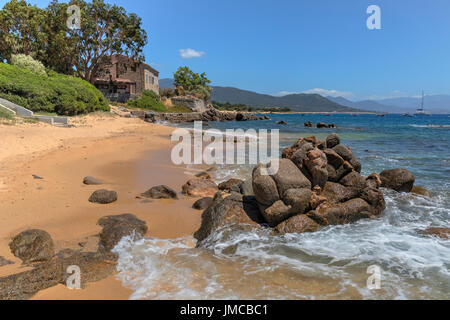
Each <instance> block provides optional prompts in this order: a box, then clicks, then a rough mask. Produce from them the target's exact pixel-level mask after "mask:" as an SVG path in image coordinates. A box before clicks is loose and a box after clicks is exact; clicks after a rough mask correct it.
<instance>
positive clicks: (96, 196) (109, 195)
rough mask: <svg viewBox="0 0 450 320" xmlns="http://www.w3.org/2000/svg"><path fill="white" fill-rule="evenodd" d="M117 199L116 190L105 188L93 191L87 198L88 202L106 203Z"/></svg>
mask: <svg viewBox="0 0 450 320" xmlns="http://www.w3.org/2000/svg"><path fill="white" fill-rule="evenodd" d="M114 201H117V192H116V191H109V190H105V189H101V190H97V191H95V192H94V193H93V194H92V195H91V197H90V198H89V202H93V203H100V204H108V203H112V202H114Z"/></svg>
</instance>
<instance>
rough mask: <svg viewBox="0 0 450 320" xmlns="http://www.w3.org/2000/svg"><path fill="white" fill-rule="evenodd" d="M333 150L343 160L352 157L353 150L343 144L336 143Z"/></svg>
mask: <svg viewBox="0 0 450 320" xmlns="http://www.w3.org/2000/svg"><path fill="white" fill-rule="evenodd" d="M333 151H334V152H336V153H337V154H338V155H340V156H341V157H342V158H343V159H344V160H346V161H350V160H351V159H352V158H353V152H352V151H351V150H350V148H348V147H346V146H344V145H343V144H338V145H337V146H335V147H334V148H333Z"/></svg>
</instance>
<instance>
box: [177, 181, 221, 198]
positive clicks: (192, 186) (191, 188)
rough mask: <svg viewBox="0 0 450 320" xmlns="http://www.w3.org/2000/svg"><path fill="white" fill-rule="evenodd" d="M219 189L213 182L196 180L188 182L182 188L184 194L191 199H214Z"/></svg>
mask: <svg viewBox="0 0 450 320" xmlns="http://www.w3.org/2000/svg"><path fill="white" fill-rule="evenodd" d="M218 190H219V189H218V188H217V185H216V184H215V182H214V181H212V180H205V179H200V178H194V179H191V180H189V181H188V182H186V184H184V185H183V187H182V192H183V194H186V195H188V196H191V197H199V198H203V197H214V195H215V194H216V192H217V191H218Z"/></svg>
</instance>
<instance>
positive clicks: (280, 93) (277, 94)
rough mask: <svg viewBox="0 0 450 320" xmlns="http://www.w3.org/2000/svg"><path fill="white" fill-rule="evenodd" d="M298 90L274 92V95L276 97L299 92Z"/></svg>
mask: <svg viewBox="0 0 450 320" xmlns="http://www.w3.org/2000/svg"><path fill="white" fill-rule="evenodd" d="M299 93H300V92H293V91H280V92H278V93H276V94H274V96H276V97H282V96H288V95H290V94H299Z"/></svg>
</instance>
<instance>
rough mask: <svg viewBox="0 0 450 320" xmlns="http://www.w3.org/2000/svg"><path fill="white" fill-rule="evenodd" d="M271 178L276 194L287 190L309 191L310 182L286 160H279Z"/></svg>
mask: <svg viewBox="0 0 450 320" xmlns="http://www.w3.org/2000/svg"><path fill="white" fill-rule="evenodd" d="M272 178H273V180H274V181H275V183H276V185H277V188H278V194H281V195H282V194H284V193H285V192H286V191H287V190H289V189H302V188H308V189H310V190H311V182H310V181H309V180H308V179H307V178H306V177H305V176H304V174H303V173H302V172H301V171H300V169H299V168H298V167H297V166H296V165H295V164H294V163H293V162H292V161H291V160H288V159H280V160H279V169H278V172H277V173H276V174H274V175H273V176H272ZM253 188H254V187H253Z"/></svg>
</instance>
